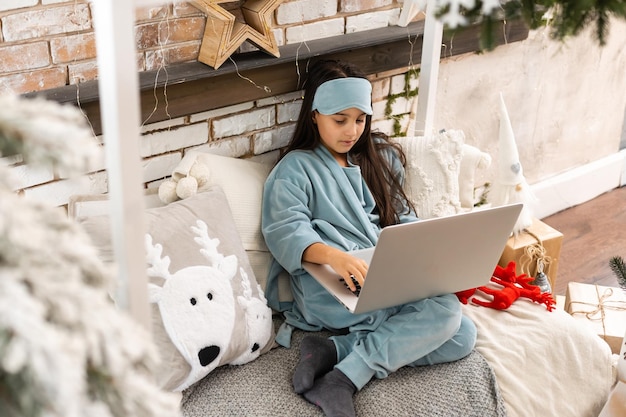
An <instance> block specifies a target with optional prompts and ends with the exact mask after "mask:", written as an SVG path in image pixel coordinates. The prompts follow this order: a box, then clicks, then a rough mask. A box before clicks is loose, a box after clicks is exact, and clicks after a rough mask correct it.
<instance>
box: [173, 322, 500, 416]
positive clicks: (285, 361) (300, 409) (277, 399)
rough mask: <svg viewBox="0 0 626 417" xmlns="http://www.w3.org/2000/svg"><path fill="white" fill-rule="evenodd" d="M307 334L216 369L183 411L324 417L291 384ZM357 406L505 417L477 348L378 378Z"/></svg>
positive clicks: (382, 412)
mask: <svg viewBox="0 0 626 417" xmlns="http://www.w3.org/2000/svg"><path fill="white" fill-rule="evenodd" d="M304 334H305V332H302V331H299V330H295V331H294V333H293V338H292V347H291V348H290V349H286V348H282V347H278V348H274V349H273V350H271V351H270V352H268V353H266V354H265V355H263V356H261V357H260V358H258V359H257V360H255V361H254V362H250V363H248V364H245V365H243V366H228V367H221V368H218V369H216V370H214V371H213V372H212V373H211V374H209V375H208V376H207V377H206V378H204V379H203V380H201V381H200V382H198V383H196V384H195V385H193V386H192V387H190V388H189V389H188V390H186V391H185V392H184V393H183V400H182V404H183V405H182V413H183V415H184V416H186V417H200V416H202V417H205V416H255V417H261V416H267V417H277V416H299V417H300V416H316V417H319V416H323V413H322V412H321V410H320V409H319V408H317V407H315V406H313V405H312V404H310V403H308V402H307V401H306V400H305V399H304V398H303V397H301V396H299V395H297V394H295V393H294V391H293V388H292V386H291V375H292V371H293V369H294V367H295V365H296V364H297V362H298V358H299V346H300V342H301V340H302V337H303V336H304ZM318 334H319V335H323V336H329V335H330V334H329V333H327V332H320V333H318ZM355 407H356V411H357V415H359V416H381V417H383V416H384V417H388V416H412V417H413V416H428V417H436V416H446V417H449V416H465V417H471V416H476V417H489V416H498V417H502V416H506V411H505V408H504V403H503V401H502V398H501V396H500V392H499V389H498V386H497V383H496V379H495V376H494V374H493V372H492V370H491V368H490V366H489V365H488V363H487V362H486V361H485V359H484V358H483V357H482V355H481V354H480V353H478V352H477V351H473V352H472V353H471V354H470V355H469V356H467V357H465V358H464V359H462V360H459V361H456V362H452V363H447V364H441V365H433V366H425V367H419V368H410V367H405V368H402V369H400V370H398V371H397V372H395V373H394V374H392V375H390V376H389V377H388V378H386V379H384V380H377V379H374V380H372V381H371V382H370V383H369V384H368V385H366V386H365V388H364V389H363V390H361V391H359V392H358V393H357V394H356V396H355Z"/></svg>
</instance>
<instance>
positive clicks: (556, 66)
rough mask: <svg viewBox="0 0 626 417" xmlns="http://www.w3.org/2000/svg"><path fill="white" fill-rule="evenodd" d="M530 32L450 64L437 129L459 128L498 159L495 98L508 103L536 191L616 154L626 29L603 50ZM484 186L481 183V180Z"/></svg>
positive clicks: (588, 38)
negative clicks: (550, 180) (541, 185)
mask: <svg viewBox="0 0 626 417" xmlns="http://www.w3.org/2000/svg"><path fill="white" fill-rule="evenodd" d="M548 30H549V29H541V30H537V31H531V33H530V35H529V37H528V39H527V40H525V41H522V42H516V43H513V44H511V45H506V46H502V47H498V48H497V49H496V50H494V51H492V52H489V53H486V54H482V55H476V54H466V55H462V56H458V57H451V58H448V59H445V60H444V61H443V62H442V63H441V66H440V68H439V87H438V93H437V103H436V109H437V110H436V114H435V124H434V126H435V128H438V129H439V128H454V129H462V130H464V131H465V133H466V140H467V142H469V143H471V144H473V145H476V146H478V147H479V148H481V149H482V150H484V151H487V152H489V153H490V154H491V155H492V156H493V157H494V163H493V164H492V166H491V168H490V169H489V170H488V171H485V172H482V173H479V174H480V175H481V176H482V178H491V177H492V176H493V175H494V174H493V172H494V170H495V166H496V162H497V155H498V149H497V148H498V141H497V138H498V126H499V125H498V123H499V118H498V107H497V106H498V94H499V92H500V91H501V92H502V93H503V94H504V98H505V101H506V104H507V108H508V112H509V116H510V119H511V124H512V126H513V130H514V132H515V135H516V140H517V144H518V149H519V152H520V159H521V162H522V165H523V167H524V172H525V175H526V178H527V180H528V182H529V183H531V184H534V183H538V182H540V181H543V180H546V179H548V178H551V177H554V176H556V175H558V174H560V173H564V172H566V171H569V170H571V169H573V168H576V167H581V166H583V165H585V164H588V163H590V162H593V161H598V160H601V159H603V158H605V157H608V156H610V155H614V154H615V153H616V152H618V150H619V147H620V139H621V136H622V134H623V129H624V114H625V108H626V43H625V42H624V39H626V22H623V21H614V22H613V23H612V25H611V30H610V37H609V39H608V42H607V44H606V46H604V47H600V46H598V44H597V43H596V42H595V40H594V39H593V38H592V35H591V34H590V33H584V34H581V35H580V36H578V37H576V38H572V39H570V40H568V41H567V42H565V43H559V42H555V41H552V40H550V39H549V37H548ZM479 180H480V178H479Z"/></svg>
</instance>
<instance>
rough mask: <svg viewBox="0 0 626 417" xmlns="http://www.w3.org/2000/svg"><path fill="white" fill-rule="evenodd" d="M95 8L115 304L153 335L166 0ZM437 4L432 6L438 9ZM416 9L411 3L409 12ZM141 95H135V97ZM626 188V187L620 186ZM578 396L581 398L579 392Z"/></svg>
mask: <svg viewBox="0 0 626 417" xmlns="http://www.w3.org/2000/svg"><path fill="white" fill-rule="evenodd" d="M91 1H92V3H93V6H94V21H95V28H96V29H95V32H96V43H97V49H98V68H99V81H98V82H99V87H100V108H101V109H102V127H103V129H102V130H103V135H104V138H105V143H106V146H105V149H106V160H107V171H108V175H109V195H110V200H111V210H112V211H111V213H112V219H111V227H112V239H113V245H114V254H115V257H116V260H117V264H118V267H119V274H118V285H117V288H118V290H117V294H116V301H117V303H118V305H119V306H120V307H122V308H125V309H127V310H128V311H129V313H130V314H131V315H132V316H133V317H134V318H135V319H136V320H137V321H138V322H139V323H141V324H143V325H144V326H145V327H146V328H147V329H149V327H150V325H149V323H150V310H149V304H148V295H147V283H148V279H147V275H146V271H145V263H144V249H143V234H144V232H145V229H144V228H143V227H142V225H143V224H144V219H143V211H144V200H143V195H144V194H143V189H142V186H141V184H142V182H143V181H142V175H141V169H140V168H141V166H142V164H141V158H140V154H139V137H140V125H141V120H140V110H139V109H140V100H139V86H138V77H137V73H138V69H137V67H136V59H135V56H136V50H135V47H134V45H135V42H134V32H133V30H134V24H135V8H136V7H143V6H151V5H157V4H163V3H165V2H164V1H163V0H134V1H129V0H98V1H95V0H91ZM435 1H436V0H428V6H429V8H431V9H432V8H433V5H434V4H435ZM409 6H410V7H411V8H413V7H415V2H414V1H410V2H407V4H406V7H409ZM442 34H443V27H442V24H441V23H439V22H438V21H437V20H436V19H435V18H434V16H433V15H432V14H429V13H427V14H426V22H425V32H424V38H423V45H422V46H423V49H422V51H423V52H422V57H421V67H420V69H421V71H420V96H419V99H418V109H417V117H416V129H415V130H416V134H418V135H419V134H423V133H424V132H426V133H427V132H430V131H432V128H433V120H434V108H435V106H434V105H435V97H436V90H437V74H438V71H439V61H440V57H441V43H442ZM133 91H134V92H136V93H135V94H133V93H132V92H133ZM622 184H623V181H622ZM619 362H620V363H619V368H618V374H619V376H618V378H619V380H620V381H626V345H625V344H623V345H622V350H621V354H620V361H619ZM574 395H575V394H574ZM611 402H613V406H616V407H617V408H615V409H613V408H612V407H611V406H607V407H605V410H604V411H603V413H602V416H603V417H608V416H613V415H615V416H617V415H618V414H613V413H620V410H621V411H623V409H624V408H623V407H626V383H625V382H619V383H618V385H617V387H616V389H615V390H614V392H613V394H612V397H611V399H610V401H609V403H611Z"/></svg>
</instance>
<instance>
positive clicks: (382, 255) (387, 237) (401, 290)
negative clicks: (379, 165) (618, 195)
mask: <svg viewBox="0 0 626 417" xmlns="http://www.w3.org/2000/svg"><path fill="white" fill-rule="evenodd" d="M522 206H523V204H521V203H516V204H510V205H506V206H500V207H493V208H487V209H478V210H474V211H472V212H469V213H462V214H455V215H451V216H446V217H438V218H433V219H426V220H420V221H417V222H413V223H405V224H399V225H394V226H388V227H385V228H384V229H383V230H382V231H381V233H380V237H379V240H378V244H377V245H376V247H375V248H369V249H363V250H358V251H354V252H351V253H352V254H353V255H355V256H358V257H360V258H362V259H364V260H365V261H366V262H368V264H369V268H368V272H367V276H366V279H365V283H364V284H363V286H362V288H361V290H360V293H359V295H358V296H357V295H356V294H355V293H353V292H352V291H350V290H349V289H348V288H347V287H346V286H345V284H344V283H343V281H341V277H340V276H339V275H338V274H337V273H336V272H335V271H334V270H333V269H332V268H331V267H330V266H328V265H319V264H314V263H310V262H303V265H302V266H303V268H304V269H305V270H306V271H307V272H309V273H310V274H311V275H312V276H313V277H314V278H315V279H317V280H318V281H319V282H320V283H321V284H322V285H323V286H324V287H325V288H326V289H327V290H328V291H329V292H330V293H331V294H333V295H334V296H335V298H337V300H339V301H340V302H341V303H342V304H343V305H344V306H346V308H347V309H348V310H349V311H351V312H353V313H355V314H356V313H366V312H368V311H373V310H377V309H381V308H387V307H392V306H396V305H400V304H404V303H408V302H411V301H416V300H420V299H422V298H428V297H433V296H437V295H442V294H451V293H455V292H458V291H462V290H466V289H470V288H474V287H478V286H481V285H484V284H486V283H487V282H489V280H490V279H491V276H492V274H493V271H494V269H495V267H496V265H497V264H498V261H499V259H500V256H501V255H502V251H503V250H504V247H505V245H506V241H507V239H508V238H509V236H510V235H511V232H512V230H513V227H514V225H515V222H516V221H517V218H518V216H519V213H520V211H521V209H522Z"/></svg>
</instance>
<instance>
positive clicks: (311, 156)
mask: <svg viewBox="0 0 626 417" xmlns="http://www.w3.org/2000/svg"><path fill="white" fill-rule="evenodd" d="M384 156H385V157H386V158H388V159H389V160H390V161H391V166H392V170H393V172H394V175H396V176H397V178H398V179H399V180H400V184H403V181H404V168H403V167H402V164H401V163H400V160H399V158H398V157H397V154H396V153H395V151H393V150H392V149H390V150H389V151H388V152H386V153H385V154H384ZM348 160H349V161H350V158H348ZM348 165H349V166H348V167H342V166H340V165H339V163H338V162H337V161H336V160H335V158H334V157H333V156H332V155H331V153H330V152H329V151H328V150H327V149H326V147H324V146H318V147H317V148H315V149H314V150H298V151H292V152H290V153H289V154H287V155H285V156H284V157H283V159H281V161H280V162H279V163H278V164H277V165H276V166H275V167H274V169H273V170H272V172H271V173H270V175H269V176H268V178H267V180H266V182H265V187H264V191H263V210H262V231H263V236H264V237H265V241H266V243H267V246H268V248H269V250H270V251H271V253H272V255H273V257H274V259H273V262H272V265H271V267H270V272H269V275H268V279H267V286H266V291H265V295H266V297H267V300H268V303H269V305H270V306H271V307H272V308H274V309H275V310H278V311H282V312H284V313H285V321H286V323H287V324H288V325H291V326H295V327H298V328H300V329H303V330H311V331H315V330H321V329H322V328H327V329H329V330H343V329H351V330H355V329H357V328H363V329H365V328H367V329H368V330H373V329H374V328H375V327H376V326H377V325H378V324H380V320H384V319H383V317H382V316H381V317H380V318H377V317H376V316H377V314H378V312H376V311H375V312H371V313H363V314H352V313H350V312H348V311H347V310H346V309H345V307H343V306H342V305H341V304H340V303H339V302H338V301H336V300H335V299H334V297H333V296H332V295H330V294H329V293H328V292H327V291H326V290H325V289H324V288H323V287H322V286H321V285H320V284H319V283H318V282H317V281H316V280H315V279H314V278H313V277H311V276H310V275H309V274H308V273H307V272H306V271H305V270H304V269H302V254H303V253H304V250H305V249H306V248H307V247H309V246H310V245H311V244H313V243H317V242H320V243H324V244H327V245H330V246H333V247H335V248H338V249H341V250H344V251H350V250H355V249H363V248H369V247H372V246H375V245H376V242H377V241H378V236H379V234H380V230H381V228H380V225H379V217H378V215H377V214H376V213H375V202H374V198H373V196H372V194H371V192H370V190H369V188H368V187H367V184H366V183H365V180H364V179H363V177H362V175H361V169H360V167H359V166H357V165H353V164H352V163H350V162H348ZM415 220H417V216H416V215H415V214H414V213H413V212H411V213H409V214H405V215H402V216H401V217H400V221H401V222H402V223H405V222H410V221H415ZM285 271H286V272H287V273H288V274H289V275H290V277H291V279H290V283H291V290H292V293H293V298H294V301H293V302H281V300H279V297H278V280H279V276H280V275H281V274H284V272H285ZM385 317H386V316H385ZM355 326H356V327H355ZM361 326H365V327H361ZM288 329H289V326H286V327H285V326H283V328H282V329H281V331H279V334H278V335H277V341H278V342H279V343H281V344H283V345H285V346H288V345H289V340H290V334H291V331H290V330H288Z"/></svg>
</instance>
